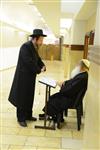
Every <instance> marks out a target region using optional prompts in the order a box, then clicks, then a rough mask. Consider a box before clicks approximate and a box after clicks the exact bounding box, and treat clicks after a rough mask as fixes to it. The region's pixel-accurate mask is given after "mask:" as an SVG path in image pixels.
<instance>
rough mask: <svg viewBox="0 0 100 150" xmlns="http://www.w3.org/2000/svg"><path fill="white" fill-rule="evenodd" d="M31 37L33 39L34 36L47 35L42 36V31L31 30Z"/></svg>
mask: <svg viewBox="0 0 100 150" xmlns="http://www.w3.org/2000/svg"><path fill="white" fill-rule="evenodd" d="M30 36H31V37H35V36H43V37H46V36H47V35H45V34H43V30H42V29H34V30H33V34H31V35H30Z"/></svg>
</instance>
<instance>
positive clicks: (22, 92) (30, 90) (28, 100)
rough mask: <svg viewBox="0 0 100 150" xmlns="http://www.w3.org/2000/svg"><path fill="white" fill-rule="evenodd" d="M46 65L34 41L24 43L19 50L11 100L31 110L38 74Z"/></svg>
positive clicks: (16, 104)
mask: <svg viewBox="0 0 100 150" xmlns="http://www.w3.org/2000/svg"><path fill="white" fill-rule="evenodd" d="M43 66H44V63H43V62H42V60H41V58H40V57H39V55H38V53H37V51H36V49H35V47H34V45H33V43H32V41H29V42H26V43H24V44H23V45H22V46H21V48H20V52H19V58H18V64H17V67H16V72H15V76H14V80H13V83H12V87H11V91H10V95H9V101H10V102H11V103H12V104H13V105H14V106H15V107H18V108H22V109H25V110H31V109H32V105H33V99H34V90H35V79H36V75H37V74H39V73H40V72H41V68H42V67H43Z"/></svg>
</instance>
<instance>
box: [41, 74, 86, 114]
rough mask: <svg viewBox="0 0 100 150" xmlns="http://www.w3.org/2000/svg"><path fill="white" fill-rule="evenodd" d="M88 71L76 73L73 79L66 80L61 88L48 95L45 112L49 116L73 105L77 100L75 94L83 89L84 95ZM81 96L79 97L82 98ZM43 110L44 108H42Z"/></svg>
mask: <svg viewBox="0 0 100 150" xmlns="http://www.w3.org/2000/svg"><path fill="white" fill-rule="evenodd" d="M87 84H88V73H87V72H83V73H80V74H78V75H76V76H75V77H74V78H73V79H70V80H67V81H66V82H65V84H64V85H63V86H62V88H61V90H60V91H59V92H58V93H56V94H54V95H52V96H50V98H49V101H48V102H47V114H48V115H50V116H54V115H57V114H58V113H61V112H63V111H64V110H65V109H67V108H68V107H69V106H73V105H74V103H75V101H76V100H77V99H76V98H77V95H78V94H79V93H81V91H83V95H80V96H84V94H85V92H86V90H87ZM82 98H83V97H79V99H82ZM43 111H45V109H43Z"/></svg>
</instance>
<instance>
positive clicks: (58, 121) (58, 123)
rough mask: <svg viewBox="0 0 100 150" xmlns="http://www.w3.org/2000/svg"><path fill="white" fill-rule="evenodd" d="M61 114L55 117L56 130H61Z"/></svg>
mask: <svg viewBox="0 0 100 150" xmlns="http://www.w3.org/2000/svg"><path fill="white" fill-rule="evenodd" d="M61 115H62V114H61V113H59V114H58V115H57V128H58V129H61V125H60V121H61Z"/></svg>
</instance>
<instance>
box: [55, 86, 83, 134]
mask: <svg viewBox="0 0 100 150" xmlns="http://www.w3.org/2000/svg"><path fill="white" fill-rule="evenodd" d="M85 92H86V90H84V89H83V90H81V91H80V92H79V94H78V95H77V98H76V101H75V103H74V105H73V106H69V107H68V108H67V109H66V110H65V111H64V113H65V116H67V115H68V109H76V114H77V130H78V131H80V126H81V117H82V116H83V98H84V95H85ZM60 118H61V114H59V115H58V119H57V128H59V129H60V128H61V126H60Z"/></svg>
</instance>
